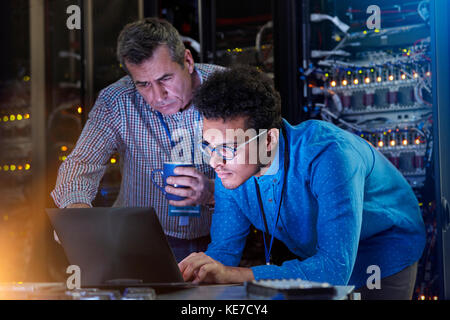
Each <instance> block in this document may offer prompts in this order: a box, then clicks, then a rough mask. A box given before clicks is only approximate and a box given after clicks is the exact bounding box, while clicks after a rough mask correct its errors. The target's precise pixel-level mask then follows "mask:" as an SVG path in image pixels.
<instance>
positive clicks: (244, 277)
mask: <svg viewBox="0 0 450 320" xmlns="http://www.w3.org/2000/svg"><path fill="white" fill-rule="evenodd" d="M227 268H228V273H229V274H228V282H229V283H243V282H246V281H252V280H255V276H254V275H253V271H252V269H250V268H242V267H227Z"/></svg>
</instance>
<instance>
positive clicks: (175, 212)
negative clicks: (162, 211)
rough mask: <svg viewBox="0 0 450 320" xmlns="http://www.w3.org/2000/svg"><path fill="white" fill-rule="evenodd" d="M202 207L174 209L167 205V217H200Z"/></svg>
mask: <svg viewBox="0 0 450 320" xmlns="http://www.w3.org/2000/svg"><path fill="white" fill-rule="evenodd" d="M201 209H202V207H201V206H200V205H198V206H186V207H175V206H172V205H169V216H170V217H200V214H201Z"/></svg>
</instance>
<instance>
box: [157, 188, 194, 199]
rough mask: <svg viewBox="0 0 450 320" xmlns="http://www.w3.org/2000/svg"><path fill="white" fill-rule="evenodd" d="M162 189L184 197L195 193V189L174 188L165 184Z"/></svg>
mask: <svg viewBox="0 0 450 320" xmlns="http://www.w3.org/2000/svg"><path fill="white" fill-rule="evenodd" d="M164 190H166V192H167V193H170V194H174V195H176V196H180V197H186V198H190V197H193V196H194V195H195V191H194V190H192V189H191V188H174V187H171V186H166V187H165V188H164Z"/></svg>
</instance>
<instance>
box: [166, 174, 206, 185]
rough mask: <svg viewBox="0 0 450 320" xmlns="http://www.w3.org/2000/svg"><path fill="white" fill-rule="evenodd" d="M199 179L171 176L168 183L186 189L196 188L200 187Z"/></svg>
mask: <svg viewBox="0 0 450 320" xmlns="http://www.w3.org/2000/svg"><path fill="white" fill-rule="evenodd" d="M198 181H199V180H198V179H197V178H193V177H189V176H177V177H176V176H171V177H168V178H167V183H168V184H171V185H179V186H186V187H196V186H197V185H198Z"/></svg>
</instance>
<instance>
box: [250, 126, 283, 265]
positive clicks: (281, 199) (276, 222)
mask: <svg viewBox="0 0 450 320" xmlns="http://www.w3.org/2000/svg"><path fill="white" fill-rule="evenodd" d="M280 130H281V129H280ZM282 133H283V136H284V137H285V134H284V130H282ZM284 140H285V141H284V177H283V180H282V182H281V183H282V186H281V193H280V195H279V197H278V210H277V219H276V221H275V224H274V226H273V229H272V232H271V239H270V244H269V249H267V241H266V237H267V235H266V232H267V233H269V227H268V225H267V219H266V213H265V212H264V206H263V202H262V199H261V191H260V189H259V185H258V182H257V181H256V179H255V186H256V195H257V199H258V204H259V212H260V214H261V216H262V218H263V221H264V230H265V232H264V231H263V240H264V253H265V258H266V265H270V264H271V257H270V252H271V251H272V244H273V238H274V234H275V230H276V227H277V225H278V220H279V219H280V213H281V202H282V201H283V195H284V187H285V180H286V176H287V169H288V161H289V159H288V157H289V149H288V141H287V138H286V137H285V139H284Z"/></svg>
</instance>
